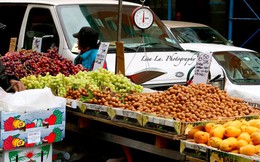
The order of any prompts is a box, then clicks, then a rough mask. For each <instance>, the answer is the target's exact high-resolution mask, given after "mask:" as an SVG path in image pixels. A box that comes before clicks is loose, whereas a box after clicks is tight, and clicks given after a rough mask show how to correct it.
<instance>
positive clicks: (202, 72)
mask: <svg viewBox="0 0 260 162" xmlns="http://www.w3.org/2000/svg"><path fill="white" fill-rule="evenodd" d="M211 58H212V53H200V54H199V56H198V58H197V62H196V65H195V71H194V78H193V83H194V84H198V83H205V84H206V83H207V82H208V74H209V70H210V64H211Z"/></svg>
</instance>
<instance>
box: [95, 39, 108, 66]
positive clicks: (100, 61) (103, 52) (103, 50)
mask: <svg viewBox="0 0 260 162" xmlns="http://www.w3.org/2000/svg"><path fill="white" fill-rule="evenodd" d="M108 47H109V43H108V42H101V43H100V46H99V48H98V53H97V57H96V60H95V63H94V67H93V70H96V69H98V68H100V67H101V68H102V67H103V65H104V62H105V60H106V56H107V51H108Z"/></svg>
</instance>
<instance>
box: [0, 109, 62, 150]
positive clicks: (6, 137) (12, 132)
mask: <svg viewBox="0 0 260 162" xmlns="http://www.w3.org/2000/svg"><path fill="white" fill-rule="evenodd" d="M0 122H1V129H0V148H3V149H4V150H12V149H16V148H19V147H32V146H35V145H40V144H42V143H44V142H46V141H47V142H48V143H52V142H58V141H61V140H62V139H63V138H64V137H65V123H66V107H65V106H64V107H57V108H50V109H47V110H37V111H36V110H35V111H28V112H6V111H0ZM49 134H51V135H50V136H52V137H50V138H49V139H46V138H47V136H48V135H49ZM57 134H58V135H57ZM54 136H55V139H56V140H54V141H53V138H54ZM44 139H45V140H44Z"/></svg>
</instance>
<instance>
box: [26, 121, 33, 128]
mask: <svg viewBox="0 0 260 162" xmlns="http://www.w3.org/2000/svg"><path fill="white" fill-rule="evenodd" d="M25 127H26V128H34V127H35V123H34V122H32V123H28V124H26V126H25Z"/></svg>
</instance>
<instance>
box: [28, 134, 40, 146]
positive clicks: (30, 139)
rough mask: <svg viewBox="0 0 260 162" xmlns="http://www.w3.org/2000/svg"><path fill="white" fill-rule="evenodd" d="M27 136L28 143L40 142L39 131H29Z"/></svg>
mask: <svg viewBox="0 0 260 162" xmlns="http://www.w3.org/2000/svg"><path fill="white" fill-rule="evenodd" d="M27 138H28V144H30V143H39V142H41V132H40V131H35V132H29V133H28V137H27Z"/></svg>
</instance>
